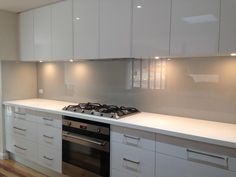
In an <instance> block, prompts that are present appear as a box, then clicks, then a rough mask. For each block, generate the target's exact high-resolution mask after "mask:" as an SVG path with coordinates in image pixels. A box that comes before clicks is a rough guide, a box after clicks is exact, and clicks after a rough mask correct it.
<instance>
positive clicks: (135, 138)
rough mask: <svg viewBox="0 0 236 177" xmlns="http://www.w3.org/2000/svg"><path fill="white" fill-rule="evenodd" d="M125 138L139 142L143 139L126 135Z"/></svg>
mask: <svg viewBox="0 0 236 177" xmlns="http://www.w3.org/2000/svg"><path fill="white" fill-rule="evenodd" d="M124 137H125V138H130V139H134V140H138V141H139V140H140V139H141V138H139V137H134V136H130V135H125V134H124Z"/></svg>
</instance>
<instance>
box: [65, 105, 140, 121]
mask: <svg viewBox="0 0 236 177" xmlns="http://www.w3.org/2000/svg"><path fill="white" fill-rule="evenodd" d="M63 110H65V111H71V112H77V113H84V114H91V115H97V116H101V117H108V118H113V119H119V118H122V117H124V116H127V115H131V114H134V113H138V112H139V110H137V109H136V108H132V107H124V106H115V105H107V104H100V103H79V104H77V105H69V106H66V107H64V108H63Z"/></svg>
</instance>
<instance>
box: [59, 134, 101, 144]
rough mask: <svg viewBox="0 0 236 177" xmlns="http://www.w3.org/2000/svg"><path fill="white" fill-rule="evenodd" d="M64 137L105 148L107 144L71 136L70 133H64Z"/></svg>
mask: <svg viewBox="0 0 236 177" xmlns="http://www.w3.org/2000/svg"><path fill="white" fill-rule="evenodd" d="M63 136H65V137H69V138H73V139H77V140H80V141H85V142H88V143H93V144H96V145H99V146H104V145H105V144H106V143H105V142H103V143H102V142H98V141H94V140H90V139H87V138H83V137H79V136H75V135H71V134H69V133H68V132H67V133H63Z"/></svg>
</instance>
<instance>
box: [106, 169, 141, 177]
mask: <svg viewBox="0 0 236 177" xmlns="http://www.w3.org/2000/svg"><path fill="white" fill-rule="evenodd" d="M111 177H137V176H136V175H131V174H128V173H125V172H122V171H120V170H116V169H112V170H111ZM138 177H139V176H138ZM140 177H141V176H140Z"/></svg>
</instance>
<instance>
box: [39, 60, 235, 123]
mask: <svg viewBox="0 0 236 177" xmlns="http://www.w3.org/2000/svg"><path fill="white" fill-rule="evenodd" d="M49 66H50V67H52V66H53V67H52V68H53V70H51V71H50V72H48V71H47V70H48V69H49V68H50V67H49ZM235 68H236V58H233V57H227V58H222V57H218V58H217V57H215V58H213V57H212V58H185V59H172V60H167V59H160V60H151V59H150V60H141V59H135V60H132V59H121V60H98V61H81V62H73V63H70V62H55V63H39V64H38V89H44V94H41V95H39V96H40V97H41V98H47V99H57V100H67V101H75V102H88V101H93V102H101V103H108V104H118V105H124V106H134V107H137V108H138V109H140V110H141V111H147V112H155V113H163V114H170V115H179V116H187V117H194V118H200V119H208V120H216V121H222V122H233V123H236V118H235V115H236V109H235V107H236V92H235V90H236V70H235ZM51 72H54V74H52V73H51ZM51 76H53V77H51Z"/></svg>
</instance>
